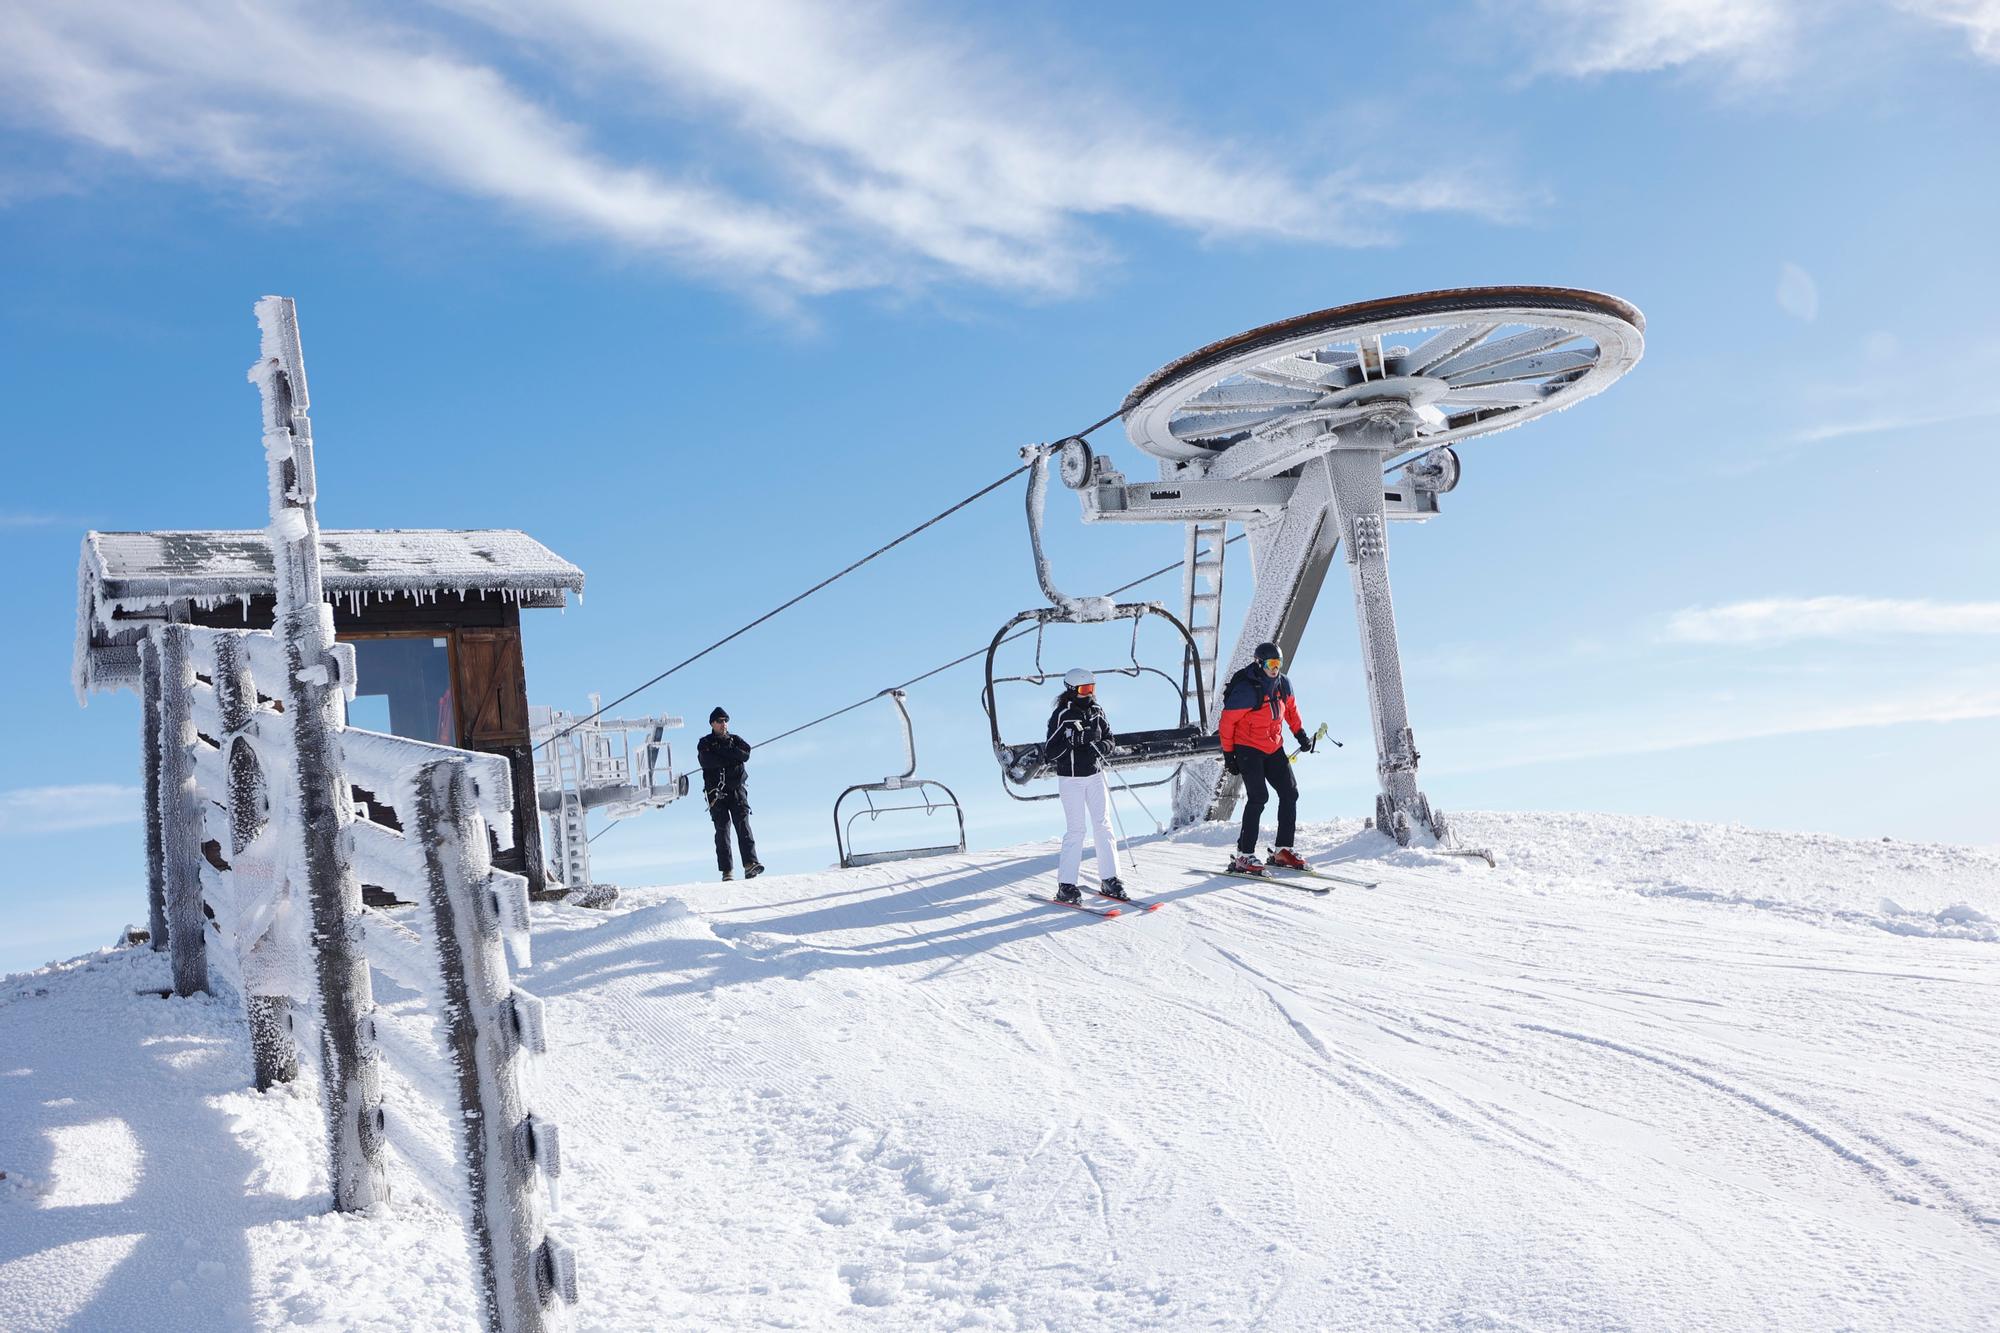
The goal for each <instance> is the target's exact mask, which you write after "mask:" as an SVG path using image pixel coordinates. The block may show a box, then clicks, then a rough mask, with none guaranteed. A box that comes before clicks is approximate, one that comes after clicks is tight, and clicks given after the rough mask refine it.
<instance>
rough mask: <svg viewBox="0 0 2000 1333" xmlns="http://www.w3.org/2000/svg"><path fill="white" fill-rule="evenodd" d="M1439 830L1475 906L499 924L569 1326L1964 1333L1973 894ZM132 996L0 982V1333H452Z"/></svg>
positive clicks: (851, 889) (191, 1011)
mask: <svg viewBox="0 0 2000 1333" xmlns="http://www.w3.org/2000/svg"><path fill="white" fill-rule="evenodd" d="M1461 820H1462V827H1463V828H1464V830H1465V832H1466V833H1467V835H1468V836H1469V838H1470V840H1473V841H1477V842H1483V843H1485V844H1487V845H1490V846H1492V847H1494V848H1495V849H1496V850H1497V852H1498V853H1499V857H1500V865H1499V867H1498V868H1497V869H1492V870H1489V869H1487V868H1486V867H1485V866H1484V865H1483V864H1481V863H1479V862H1477V861H1471V862H1468V861H1463V860H1448V859H1445V858H1440V857H1437V856H1434V855H1430V854H1426V853H1420V852H1408V851H1398V850H1396V849H1394V848H1393V846H1392V845H1390V844H1389V843H1387V841H1386V840H1385V839H1382V838H1380V837H1379V836H1378V835H1376V834H1374V833H1364V832H1361V831H1360V830H1359V829H1358V828H1357V827H1356V825H1355V824H1354V823H1352V822H1348V823H1340V824H1327V825H1318V826H1312V827H1310V828H1309V829H1308V830H1307V831H1306V833H1307V836H1305V837H1303V838H1302V839H1301V845H1302V847H1303V848H1304V849H1305V850H1306V851H1307V852H1308V854H1311V855H1315V857H1316V858H1317V859H1319V860H1321V861H1322V862H1326V861H1330V860H1340V861H1342V862H1345V863H1347V864H1344V865H1341V866H1335V867H1330V868H1335V869H1341V870H1345V871H1354V870H1364V869H1365V870H1366V873H1367V874H1368V876H1369V877H1371V878H1379V879H1380V880H1381V883H1380V885H1379V887H1377V888H1375V889H1359V888H1349V887H1342V886H1338V885H1335V886H1331V892H1330V893H1329V894H1327V895H1326V896H1324V897H1312V896H1308V895H1306V894H1304V893H1300V892H1296V891H1293V890H1288V889H1285V888H1281V887H1275V886H1265V885H1257V884H1245V883H1242V882H1239V881H1235V880H1230V879H1220V878H1215V877H1210V876H1204V875H1199V874H1194V873H1189V872H1190V871H1192V870H1197V869H1200V868H1205V867H1212V866H1214V865H1216V864H1218V863H1219V861H1220V859H1221V855H1222V850H1221V848H1222V844H1223V842H1224V840H1225V837H1226V835H1225V834H1224V832H1223V831H1221V830H1215V829H1209V830H1202V831H1200V832H1198V833H1196V834H1194V835H1191V836H1189V837H1184V838H1180V839H1167V840H1153V841H1149V842H1143V843H1142V844H1141V845H1140V846H1139V848H1138V863H1137V866H1136V869H1134V870H1133V872H1132V873H1130V874H1129V875H1128V879H1129V880H1130V881H1131V882H1132V883H1133V884H1134V886H1135V889H1140V890H1143V891H1145V892H1147V893H1148V895H1149V896H1152V897H1156V898H1158V899H1161V900H1163V901H1164V903H1165V906H1164V907H1162V909H1161V910H1160V911H1158V912H1155V913H1152V914H1149V915H1143V916H1142V915H1127V916H1124V917H1120V918H1118V919H1115V920H1101V919H1098V918H1095V917H1092V916H1087V915H1084V914H1081V913H1076V912H1070V911H1066V910H1063V909H1059V908H1055V907H1047V906H1042V905H1039V904H1037V903H1034V902H1031V901H1029V896H1028V895H1029V894H1030V892H1031V891H1034V890H1038V889H1039V890H1045V889H1046V888H1047V887H1048V886H1049V885H1050V883H1051V882H1052V879H1053V865H1054V854H1055V848H1054V845H1053V843H1049V844H1041V845H1034V846H1027V847H1021V848H1015V849H1011V850H1007V851H999V852H981V853H973V854H969V855H963V856H954V857H946V858H939V859H935V860H930V861H920V862H910V863H903V864H899V865H886V866H877V867H871V868H867V869H858V870H852V871H827V872H823V873H820V874H814V875H795V876H782V877H781V876H766V877H764V878H761V879H758V880H755V881H751V882H748V883H741V882H739V883H735V884H729V885H722V884H702V885H696V886H688V887H681V888H672V889H655V890H644V891H639V892H634V893H629V894H628V895H626V897H625V898H624V899H623V900H622V901H621V902H620V903H619V904H618V906H617V907H616V908H615V909H613V910H612V911H611V912H608V913H604V912H591V911H586V910H582V909H573V908H562V907H558V908H551V909H546V910H544V911H542V912H540V914H539V915H538V918H537V921H536V941H535V959H536V961H535V966H534V967H533V969H532V970H531V971H530V972H528V974H527V975H526V976H525V977H524V978H523V983H524V984H525V985H526V986H527V987H528V988H529V989H531V990H533V991H534V992H536V993H537V994H539V995H541V996H543V997H544V998H545V999H546V1001H547V1002H548V1005H549V1023H550V1029H551V1033H552V1036H553V1041H554V1044H555V1050H554V1052H553V1054H552V1055H551V1057H550V1059H549V1060H548V1062H547V1063H546V1066H545V1067H544V1069H543V1070H542V1072H541V1078H542V1079H543V1090H542V1093H541V1095H540V1097H539V1099H538V1100H539V1102H540V1104H542V1105H544V1106H546V1107H547V1108H548V1109H549V1110H550V1112H551V1113H553V1114H554V1115H555V1116H556V1118H557V1119H559V1120H560V1121H561V1123H562V1124H563V1127H564V1132H565V1149H566V1156H567V1158H568V1165H567V1171H566V1174H565V1177H564V1180H563V1190H562V1200H563V1211H562V1213H561V1215H560V1217H559V1218H558V1225H559V1227H560V1229H561V1231H562V1233H563V1234H564V1236H565V1237H566V1238H567V1239H569V1240H570V1241H572V1242H573V1243H574V1244H575V1245H576V1246H577V1249H578V1252H579V1257H580V1262H581V1265H582V1276H583V1281H584V1284H585V1291H584V1303H583V1305H582V1307H581V1310H580V1312H579V1314H580V1318H579V1325H580V1326H581V1327H584V1328H593V1329H652V1328H841V1327H857V1328H880V1329H911V1330H915V1329H924V1330H930V1329H952V1328H982V1329H1003V1330H1018V1329H1064V1330H1071V1329H1137V1328H1197V1329H1199V1328H1230V1329H1234V1328H1268V1329H1273V1330H1280V1329H1307V1328H1353V1329H1517V1328H1528V1329H1607V1328H1631V1329H1662V1330H1667V1329H1671V1330H1701V1329H1716V1330H1721V1329H1730V1330H1736V1329H1746V1328H1856V1329H1891V1328H1897V1329H1907V1328H1925V1329H1947V1330H1948V1329H1964V1330H1975V1329H1990V1328H1992V1327H1994V1326H1996V1324H2000V1082H1996V1078H1995V1075H1994V1073H1993V1070H1994V1069H1995V1068H1996V1060H1995V1057H1996V1055H2000V970H1996V964H1997V963H2000V947H1996V946H2000V930H1996V928H1995V924H1994V920H1993V918H1994V917H1996V916H2000V853H1996V852H1994V851H1989V850H1980V849H1967V848H1951V847H1935V846H1920V845H1912V844H1900V843H1888V842H1883V843H1868V842H1855V841H1849V840H1841V839H1834V838H1827V837H1814V836H1807V835H1796V834H1777V833H1763V832H1757V831H1752V830H1746V829H1741V828H1720V827H1716V826H1705V825H1694V824H1682V823H1676V822H1672V821H1666V820H1646V819H1633V818H1622V817H1609V816H1583V815H1486V816H1477V815H1468V816H1462V817H1461ZM148 968H152V969H154V970H160V968H161V964H160V963H159V962H158V960H156V959H155V958H153V957H152V956H151V955H145V954H141V953H136V952H130V951H128V952H123V953H113V954H106V955H99V956H96V957H93V958H90V959H86V960H82V961H80V962H78V963H74V964H70V965H66V966H64V967H61V968H58V969H55V970H53V971H46V972H42V973H34V974H28V975H27V976H23V977H15V978H10V979H9V980H8V982H7V983H6V985H5V986H4V987H0V1169H4V1170H6V1171H7V1172H8V1178H7V1179H6V1180H4V1181H0V1326H4V1327H7V1328H10V1329H13V1328H21V1329H29V1328H65V1327H74V1328H119V1329H125V1328H147V1327H162V1328H167V1327H187V1326H190V1325H188V1324H187V1323H185V1322H183V1321H181V1320H180V1319H179V1318H178V1312H180V1311H181V1310H183V1309H186V1310H194V1309H204V1310H209V1311H216V1312H219V1313H216V1314H214V1315H213V1317H211V1318H208V1319H206V1320H205V1321H204V1322H203V1323H202V1325H201V1326H203V1327H217V1328H235V1327H274V1326H281V1325H284V1324H285V1323H286V1322H287V1321H292V1322H295V1323H298V1324H300V1325H302V1326H307V1327H382V1328H394V1329H399V1330H408V1329H413V1328H419V1329H429V1328H440V1327H444V1328H449V1327H459V1326H462V1321H463V1319H464V1317H465V1311H466V1310H468V1309H469V1308H470V1303H469V1293H467V1292H466V1291H465V1290H464V1289H463V1279H462V1277H460V1276H459V1275H458V1274H459V1272H460V1270H459V1269H458V1268H457V1267H455V1265H456V1264H457V1263H459V1262H462V1245H461V1243H460V1242H459V1241H458V1240H457V1238H456V1236H455V1235H454V1234H453V1232H452V1230H451V1228H452V1223H451V1221H450V1214H449V1212H448V1211H447V1210H446V1209H444V1208H442V1207H439V1206H437V1205H436V1204H435V1203H433V1202H431V1201H430V1200H428V1199H426V1198H424V1197H423V1195H422V1192H421V1190H415V1189H406V1190H405V1191H404V1194H403V1195H401V1196H399V1198H398V1201H397V1203H396V1204H395V1205H393V1207H392V1208H391V1209H390V1210H389V1211H388V1212H387V1213H386V1214H385V1215H383V1216H381V1217H377V1218H367V1219H354V1218H338V1217H322V1216H318V1215H316V1212H315V1209H316V1207H319V1206H323V1204H324V1178H323V1176H324V1172H323V1168H322V1167H320V1166H319V1165H318V1152H319V1149H318V1145H317V1138H316V1134H317V1127H316V1124H315V1122H314V1118H313V1116H312V1114H311V1111H310V1107H311V1103H310V1101H309V1100H302V1099H301V1098H300V1096H299V1095H298V1094H296V1093H294V1094H289V1095H286V1094H280V1095H276V1096H271V1097H259V1096H258V1095H256V1094H254V1093H249V1092H244V1091H241V1090H240V1085H241V1083H242V1082H243V1081H244V1079H245V1078H246V1077H247V1069H248V1056H247V1053H245V1052H243V1051H242V1050H241V1047H242V1044H243V1042H242V1036H241V1033H240V1030H239V1028H240V1024H238V1023H237V1022H236V1021H235V1020H234V1019H233V1018H232V1017H231V1011H230V1010H229V1009H228V1007H227V1005H226V1004H224V1003H223V1002H220V1001H217V1002H203V1001H192V1002H183V1001H167V1002H163V1001H160V1000H157V999H151V998H147V999H144V1000H134V999H132V998H130V994H131V989H132V978H133V977H134V976H135V975H137V974H139V973H142V972H144V971H145V970H146V969H148ZM38 990H39V991H41V992H44V993H42V994H39V995H38V994H36V992H37V991H38ZM398 1003H399V1001H398V1000H397V999H396V998H395V990H394V988H393V987H392V986H391V987H386V988H385V991H384V1005H385V1009H387V1010H389V1011H390V1016H391V1017H392V1018H393V1017H394V1016H395V1009H396V1007H397V1005H398ZM86 1033H89V1034H94V1035H92V1036H91V1037H90V1038H89V1039H88V1040H85V1034H86ZM232 1042H233V1043H234V1044H235V1045H234V1047H232V1046H231V1045H230V1043H232ZM196 1049H204V1050H207V1051H209V1058H206V1059H204V1060H202V1061H199V1062H193V1061H189V1060H188V1059H186V1058H185V1057H186V1055H187V1053H188V1052H190V1051H193V1050H196ZM149 1050H151V1051H152V1052H153V1055H152V1059H153V1062H154V1064H155V1065H157V1066H158V1069H157V1070H156V1071H155V1072H153V1073H151V1074H142V1075H140V1076H136V1077H130V1076H128V1077H126V1078H124V1079H123V1080H122V1091H121V1080H119V1079H118V1078H117V1077H116V1076H117V1074H118V1073H119V1070H118V1069H116V1068H106V1067H104V1066H105V1065H106V1064H107V1063H108V1062H109V1061H111V1060H114V1059H115V1060H117V1061H120V1062H134V1063H135V1064H138V1065H143V1064H144V1063H145V1061H146V1059H147V1054H146V1053H147V1052H148V1051H149ZM392 1057H393V1052H392ZM176 1060H178V1063H176ZM232 1060H233V1061H234V1064H233V1065H232V1063H231V1061H232ZM237 1066H240V1068H239V1067H237ZM71 1083H74V1084H76V1085H77V1086H78V1087H80V1088H82V1089H83V1091H82V1092H81V1093H70V1094H64V1093H63V1088H64V1087H66V1086H68V1085H70V1084H71ZM63 1095H71V1096H75V1097H78V1098H79V1100H80V1101H83V1102H87V1107H85V1108H84V1110H83V1112H81V1113H79V1111H78V1110H77V1108H76V1107H75V1106H72V1107H68V1108H65V1107H62V1106H54V1105H51V1104H49V1103H52V1102H53V1101H55V1100H56V1099H57V1098H59V1097H61V1096H63ZM114 1123H115V1124H116V1125H118V1126H120V1127H119V1128H113V1127H112V1126H113V1124H114ZM121 1135H122V1137H121ZM65 1136H67V1137H65ZM79 1136H81V1137H79ZM92 1136H95V1137H94V1138H93V1137H92ZM92 1143H95V1144H96V1145H97V1147H96V1148H95V1149H94V1150H92V1149H91V1147H90V1145H91V1144H92ZM106 1144H112V1145H114V1147H115V1149H116V1150H115V1151H109V1152H107V1150H106V1148H105V1146H104V1145H106ZM66 1145H67V1146H66ZM121 1145H122V1146H121ZM399 1146H400V1145H399ZM93 1152H94V1155H93ZM51 1159H53V1160H51ZM107 1161H108V1162H112V1163H113V1165H115V1166H116V1171H117V1172H122V1173H123V1174H122V1175H120V1174H116V1173H114V1176H115V1178H109V1179H107V1178H105V1177H103V1176H101V1175H98V1174H94V1173H93V1171H92V1170H91V1169H89V1168H88V1166H87V1165H85V1164H87V1163H91V1162H99V1163H102V1162H107ZM64 1162H68V1163H69V1167H68V1169H63V1167H62V1163H64ZM409 1174H410V1173H409V1172H408V1171H404V1172H403V1173H402V1175H403V1176H404V1177H405V1178H407V1177H408V1176H409ZM418 1174H419V1175H421V1174H422V1173H421V1172H419V1173H418ZM316 1191H317V1193H316ZM107 1200H108V1201H109V1202H107ZM66 1217H72V1218H76V1219H83V1220H82V1221H80V1222H76V1223H74V1224H72V1223H66V1222H65V1220H64V1219H65V1218H66ZM181 1260H189V1261H190V1262H187V1263H186V1264H184V1265H180V1267H183V1268H185V1270H186V1271H177V1264H178V1261H181ZM65 1274H67V1276H65ZM171 1281H180V1282H181V1283H182V1284H183V1287H184V1288H187V1287H189V1286H191V1287H192V1288H193V1289H192V1290H191V1291H188V1290H184V1291H183V1292H181V1293H173V1292H171V1291H167V1290H165V1289H166V1287H167V1283H168V1282H171ZM203 1284H207V1286H208V1287H209V1288H213V1289H214V1291H205V1290H204V1286H203ZM163 1291H164V1294H163V1295H156V1294H155V1293H161V1292H163ZM216 1292H220V1293H222V1294H221V1295H220V1296H215V1293H216ZM211 1297H214V1299H211ZM177 1300H178V1301H182V1302H184V1304H183V1305H175V1304H174V1303H173V1302H174V1301H177ZM159 1302H164V1303H159ZM149 1321H153V1322H149Z"/></svg>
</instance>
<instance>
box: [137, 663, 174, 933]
mask: <svg viewBox="0 0 2000 1333" xmlns="http://www.w3.org/2000/svg"><path fill="white" fill-rule="evenodd" d="M139 693H140V696H141V698H142V700H143V703H142V706H141V710H140V712H141V720H140V723H139V729H140V734H141V739H142V740H143V741H144V750H143V755H142V762H141V765H140V767H141V770H142V771H143V772H144V774H145V784H146V797H145V800H146V928H147V929H148V930H149V931H150V932H151V933H152V945H153V950H154V952H156V953H157V952H159V951H160V950H162V949H165V948H166V947H167V867H166V860H165V856H166V853H165V852H164V850H163V849H162V848H163V844H162V842H161V836H160V746H161V745H162V744H163V743H164V740H165V736H166V733H165V732H164V731H162V730H161V728H160V650H159V648H158V647H157V646H156V645H155V644H154V643H153V636H152V635H150V634H148V635H147V636H146V637H145V638H143V639H141V640H139Z"/></svg>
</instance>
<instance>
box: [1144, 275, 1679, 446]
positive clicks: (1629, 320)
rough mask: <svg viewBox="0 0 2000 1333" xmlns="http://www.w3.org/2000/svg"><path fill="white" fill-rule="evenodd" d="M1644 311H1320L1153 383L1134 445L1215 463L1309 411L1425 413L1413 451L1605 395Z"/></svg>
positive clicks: (1199, 353)
mask: <svg viewBox="0 0 2000 1333" xmlns="http://www.w3.org/2000/svg"><path fill="white" fill-rule="evenodd" d="M1645 327H1646V322H1645V318H1644V316H1642V315H1641V314H1640V313H1639V311H1638V310H1637V309H1636V308H1635V307H1633V306H1631V305H1629V304H1627V303H1626V302H1624V301H1621V300H1619V299H1618V298H1617V297H1615V296H1606V295H1604V294H1602V293H1600V292H1589V291H1579V290H1575V289H1571V288H1563V287H1467V288H1462V289H1458V290H1454V291H1437V292H1422V293H1418V294H1416V295H1413V296H1397V297H1390V298H1387V299H1384V300H1377V301H1362V302H1357V303H1356V304H1353V305H1345V306H1337V307H1335V308H1333V309H1330V310H1319V311H1315V312H1313V313H1312V314H1309V315H1299V316H1296V317H1295V318H1292V319H1286V320H1280V321H1278V322H1277V323H1274V324H1266V325H1264V326H1262V327H1260V328H1255V329H1250V330H1249V331H1247V332H1244V333H1239V334H1236V335H1235V336H1234V337H1230V338H1224V339H1223V340H1221V341H1220V342H1215V343H1211V344H1209V345H1208V346H1206V347H1203V348H1200V349H1198V350H1196V351H1193V352H1190V353H1188V354H1187V355H1186V356H1183V357H1180V358H1179V359H1177V360H1175V361H1173V362H1170V363H1169V364H1167V365H1166V366H1164V367H1162V368H1161V369H1160V370H1158V371H1156V372H1154V373H1153V374H1152V375H1150V376H1148V377H1147V378H1146V379H1145V380H1143V381H1141V382H1140V383H1139V385H1138V386H1137V387H1136V388H1134V389H1133V390H1132V392H1131V393H1130V394H1128V395H1127V396H1126V398H1125V404H1124V407H1123V409H1122V413H1121V415H1123V417H1124V419H1125V430H1126V434H1127V435H1128V436H1129V437H1130V438H1131V440H1132V443H1133V444H1135V445H1137V446H1138V447H1139V448H1141V449H1143V450H1145V451H1146V452H1147V453H1150V454H1153V455H1155V456H1157V457H1160V458H1165V459H1168V460H1171V461H1174V462H1187V461H1190V460H1194V459H1202V458H1209V457H1213V456H1214V455H1216V454H1218V453H1221V452H1223V451H1225V450H1227V449H1228V448H1230V447H1231V446H1232V445H1235V444H1238V443H1241V442H1242V441H1244V440H1247V439H1250V438H1251V437H1253V436H1254V435H1258V434H1260V433H1266V432H1269V431H1272V430H1274V429H1277V428H1281V427H1283V426H1284V425H1285V424H1286V423H1287V422H1288V421H1291V420H1294V419H1297V418H1300V417H1303V416H1306V415H1308V414H1313V413H1319V414H1331V413H1337V412H1340V411H1342V410H1345V409H1352V408H1356V407H1359V406H1363V405H1367V404H1374V403H1400V404H1402V405H1404V406H1406V407H1408V408H1411V409H1414V411H1415V413H1416V417H1417V424H1416V426H1415V433H1414V435H1413V436H1412V438H1411V439H1410V441H1409V444H1408V447H1409V448H1412V449H1417V448H1423V449H1430V448H1435V447H1437V446H1439V445H1444V444H1449V443H1451V442H1452V441H1454V440H1463V439H1469V438H1471V437H1473V436H1476V435H1486V434H1490V433H1492V432H1494V431H1500V430H1507V429H1509V428H1511V427H1514V426H1518V425H1521V424H1522V423H1524V422H1527V421H1531V420H1533V419H1534V418H1536V417H1538V416H1542V415H1545V414H1547V413H1549V412H1555V411H1559V410H1561V409H1562V408H1565V407H1568V406H1570V405H1572V404H1573V403H1577V402H1581V401H1582V400H1583V399H1585V398H1588V397H1590V396H1591V395H1592V394H1595V393H1597V392H1599V391H1600V390H1602V389H1604V388H1605V387H1606V386H1608V385H1609V384H1610V383H1611V382H1612V381H1613V380H1615V379H1617V378H1618V377H1619V376H1620V375H1622V374H1624V373H1625V371H1627V370H1629V369H1630V368H1631V367H1632V366H1633V365H1634V364H1635V363H1637V361H1638V360H1639V356H1640V353H1641V352H1642V351H1643V349H1644V344H1645Z"/></svg>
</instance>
